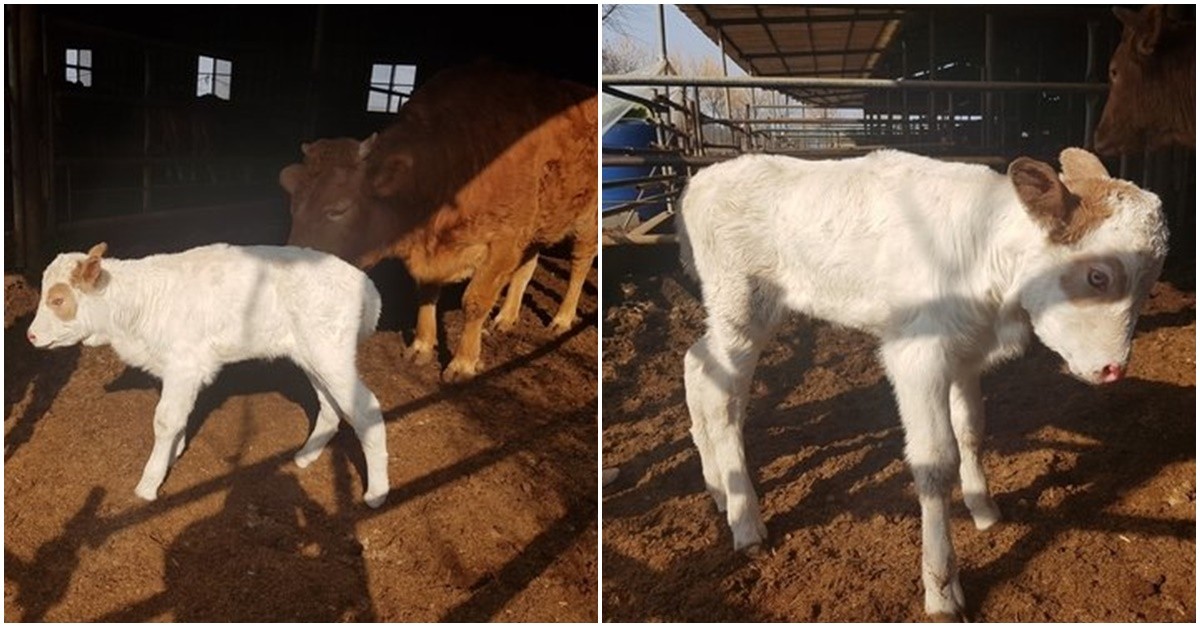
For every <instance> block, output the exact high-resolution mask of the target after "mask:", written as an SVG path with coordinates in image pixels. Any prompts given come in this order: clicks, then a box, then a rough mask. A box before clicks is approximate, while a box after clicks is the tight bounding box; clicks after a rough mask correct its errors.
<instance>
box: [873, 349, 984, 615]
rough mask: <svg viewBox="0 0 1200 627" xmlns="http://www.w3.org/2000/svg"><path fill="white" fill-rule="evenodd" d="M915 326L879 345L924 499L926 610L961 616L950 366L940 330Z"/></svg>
mask: <svg viewBox="0 0 1200 627" xmlns="http://www.w3.org/2000/svg"><path fill="white" fill-rule="evenodd" d="M923 331H928V330H922V329H915V330H914V332H913V333H912V334H910V335H909V336H908V337H905V338H903V339H897V340H891V341H888V342H885V343H884V345H883V347H882V348H881V349H880V354H881V356H882V358H883V362H884V366H885V367H886V369H887V373H888V377H889V378H890V379H891V381H892V387H893V389H894V391H895V395H896V401H897V404H898V405H899V407H900V420H901V422H902V423H903V424H904V438H905V457H906V458H907V459H908V463H909V465H910V466H911V467H912V472H913V478H914V480H915V484H916V489H917V499H918V500H919V501H920V504H921V578H922V580H923V582H924V584H925V612H926V613H928V614H930V615H933V616H935V617H939V618H959V617H961V615H962V610H963V606H964V601H963V592H962V585H961V584H960V583H959V579H958V564H957V558H956V556H955V554H954V545H953V543H952V542H951V538H950V512H949V507H950V491H951V488H952V487H953V485H954V479H955V475H956V470H957V468H958V447H957V445H956V443H955V438H954V430H953V427H952V426H951V421H950V380H949V379H950V378H949V374H948V373H949V372H951V371H952V367H951V366H950V364H948V363H947V357H946V353H945V350H944V349H943V347H942V346H941V345H940V343H939V340H938V338H937V336H936V335H934V334H931V333H928V332H923Z"/></svg>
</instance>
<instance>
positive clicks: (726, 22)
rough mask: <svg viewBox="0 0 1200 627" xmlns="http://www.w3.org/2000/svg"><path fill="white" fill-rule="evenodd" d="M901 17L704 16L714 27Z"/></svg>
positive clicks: (892, 14) (895, 13) (897, 13)
mask: <svg viewBox="0 0 1200 627" xmlns="http://www.w3.org/2000/svg"><path fill="white" fill-rule="evenodd" d="M697 6H699V5H697ZM903 17H904V12H903V11H889V12H887V13H859V14H858V15H855V14H853V13H847V14H845V15H811V16H804V15H788V16H775V17H765V16H764V17H729V18H725V19H713V18H712V16H706V18H707V19H708V20H709V24H711V25H712V26H714V27H717V26H720V27H729V26H761V25H764V24H765V25H775V24H812V23H819V22H887V21H889V20H898V19H901V18H903Z"/></svg>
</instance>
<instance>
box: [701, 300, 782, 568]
mask: <svg viewBox="0 0 1200 627" xmlns="http://www.w3.org/2000/svg"><path fill="white" fill-rule="evenodd" d="M711 285H714V286H718V287H714V288H713V289H710V290H709V292H708V293H707V294H705V307H706V309H708V311H709V318H708V331H707V332H706V333H705V335H704V337H702V338H700V340H699V341H697V342H696V343H695V344H693V345H692V347H691V348H690V349H688V352H687V354H686V355H685V356H684V391H685V395H686V398H687V405H688V412H689V413H690V414H691V418H692V429H691V433H692V439H693V440H694V441H695V443H696V448H697V449H698V450H699V451H700V465H701V468H702V469H703V471H704V483H705V485H706V487H707V488H708V492H709V494H711V495H712V496H713V499H714V500H715V501H716V503H717V509H718V510H720V511H724V512H725V514H726V518H727V520H728V521H729V528H730V531H732V533H733V546H734V549H735V550H739V551H740V550H747V551H753V550H754V548H755V547H757V546H759V545H761V544H762V543H763V542H764V541H765V540H766V537H767V528H766V525H764V524H763V521H762V512H761V511H760V509H759V503H758V495H757V494H756V493H755V491H754V483H753V481H751V478H750V470H749V468H748V467H747V465H746V454H745V442H744V439H743V429H744V426H745V422H746V401H747V396H748V393H749V389H750V381H751V379H752V378H753V377H754V369H755V367H756V366H757V364H758V357H759V355H760V354H761V352H762V347H763V346H764V345H765V344H766V342H767V341H769V340H770V338H771V335H772V334H773V333H774V330H775V327H776V326H777V325H778V322H779V318H780V308H779V306H778V302H777V298H776V297H775V294H774V290H771V289H767V288H766V286H752V285H750V284H749V283H748V282H747V281H745V280H728V281H723V282H722V281H714V282H712V283H711Z"/></svg>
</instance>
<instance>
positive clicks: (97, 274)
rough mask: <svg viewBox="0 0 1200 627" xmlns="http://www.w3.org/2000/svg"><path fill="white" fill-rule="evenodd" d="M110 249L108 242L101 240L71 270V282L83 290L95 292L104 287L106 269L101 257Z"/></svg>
mask: <svg viewBox="0 0 1200 627" xmlns="http://www.w3.org/2000/svg"><path fill="white" fill-rule="evenodd" d="M107 250H108V244H105V243H104V242H100V243H99V244H96V245H95V246H92V249H91V250H89V251H88V256H87V258H86V259H84V260H83V261H79V262H76V263H75V268H74V269H73V270H71V279H70V283H71V285H72V286H73V287H75V288H76V289H78V290H79V291H81V292H94V291H96V290H98V289H100V288H101V287H104V277H105V273H104V270H103V269H101V267H100V257H101V256H102V255H104V253H105V252H106V251H107Z"/></svg>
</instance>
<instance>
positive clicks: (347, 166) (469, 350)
mask: <svg viewBox="0 0 1200 627" xmlns="http://www.w3.org/2000/svg"><path fill="white" fill-rule="evenodd" d="M597 121H598V115H597V109H596V94H595V90H594V89H591V88H587V87H583V86H579V85H575V84H571V83H565V82H562V81H558V80H555V79H550V78H547V77H543V76H539V75H535V74H532V73H529V72H524V71H519V70H514V69H510V68H505V67H502V66H498V65H494V64H490V63H478V64H475V65H472V66H467V67H463V68H457V69H454V70H449V71H446V72H443V73H442V74H439V75H438V76H435V77H434V78H433V79H431V80H430V81H429V83H428V84H426V85H425V86H423V87H422V88H420V89H419V90H418V91H417V92H416V93H415V94H414V95H413V98H412V100H410V101H409V102H408V103H407V104H405V105H404V107H403V108H402V109H401V111H400V113H399V114H398V119H397V120H396V122H395V123H393V124H392V125H391V126H389V127H388V128H387V129H385V130H384V131H382V132H381V133H378V134H377V135H372V136H371V137H370V138H368V139H366V140H364V141H362V142H358V141H356V140H353V139H326V140H319V141H316V142H314V143H311V144H305V145H304V146H302V149H303V152H304V155H305V158H304V163H303V164H294V165H291V166H288V167H286V168H284V170H283V171H282V172H281V173H280V183H281V184H282V185H283V187H284V189H286V190H287V191H288V193H290V194H291V195H292V207H291V210H292V230H291V235H290V236H289V239H288V242H289V243H290V244H293V245H297V246H309V247H312V248H316V249H319V250H324V251H327V252H331V253H334V254H336V255H338V256H340V257H342V258H344V259H347V260H349V261H352V262H354V263H357V264H358V265H360V266H362V267H368V266H371V265H373V264H374V263H376V262H377V261H379V260H380V259H383V258H385V257H396V258H399V259H401V260H403V261H404V263H405V265H406V266H407V267H408V270H409V272H410V273H411V274H412V276H413V278H415V279H416V281H417V285H418V293H419V300H420V309H419V311H418V316H417V331H416V337H415V339H414V340H413V343H412V345H411V346H410V347H409V350H408V356H409V357H410V358H411V359H413V360H415V361H417V362H418V363H423V362H427V361H429V360H430V359H431V358H432V356H433V354H434V347H435V346H436V343H437V326H436V325H437V322H436V305H437V298H438V293H439V289H440V286H441V285H444V284H448V283H454V282H458V281H463V280H466V279H468V278H470V283H469V284H468V286H467V289H466V292H465V294H464V295H463V310H464V313H465V316H466V323H465V326H464V329H463V336H462V339H461V340H460V343H459V345H458V349H457V350H456V351H455V355H454V359H453V360H452V361H451V362H450V364H449V366H447V368H446V371H445V372H444V373H443V379H445V380H447V381H456V380H461V379H466V378H470V377H471V376H473V375H474V374H475V373H476V372H477V371H478V368H479V352H480V336H481V333H482V330H483V324H484V322H485V321H486V319H487V316H488V314H489V313H490V312H491V310H492V307H493V305H494V304H495V302H496V300H497V298H498V296H499V293H500V290H501V289H502V288H503V287H504V285H505V284H506V283H507V284H509V289H508V296H507V299H506V300H505V303H504V306H503V307H502V308H501V310H500V312H499V313H498V314H497V316H496V320H495V325H496V327H497V328H499V329H501V330H504V329H507V328H510V327H511V326H512V325H513V324H514V323H515V322H516V320H517V316H518V313H519V308H520V304H521V295H522V293H523V292H524V290H525V286H526V284H527V283H528V282H529V279H530V277H531V276H532V275H533V271H534V269H535V268H536V266H537V251H538V249H539V248H541V247H543V246H545V245H549V244H554V243H556V242H559V241H562V240H565V239H568V238H574V247H573V249H572V262H571V278H570V283H569V286H568V288H567V293H566V294H565V295H564V297H563V301H562V305H561V306H560V308H559V311H558V314H557V315H556V316H555V317H554V320H553V322H552V327H553V328H554V330H555V331H557V332H560V333H561V332H563V331H565V330H567V329H568V328H570V326H571V325H572V324H573V323H574V320H575V311H576V307H577V305H578V302H579V296H580V293H581V291H582V289H583V283H584V280H585V278H586V276H587V273H588V271H589V269H590V268H591V265H592V261H593V260H594V259H595V257H596V248H597V215H596V202H597V186H596V172H597V170H596V148H597V142H596V134H597V130H596V129H597Z"/></svg>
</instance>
